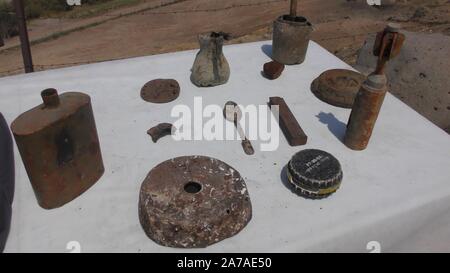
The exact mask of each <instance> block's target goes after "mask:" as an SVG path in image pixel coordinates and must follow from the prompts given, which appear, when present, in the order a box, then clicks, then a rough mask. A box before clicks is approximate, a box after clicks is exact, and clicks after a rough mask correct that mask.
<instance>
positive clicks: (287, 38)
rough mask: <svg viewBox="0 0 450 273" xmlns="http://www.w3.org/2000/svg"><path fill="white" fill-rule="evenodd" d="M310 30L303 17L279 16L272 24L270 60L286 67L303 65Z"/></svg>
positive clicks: (309, 25)
mask: <svg viewBox="0 0 450 273" xmlns="http://www.w3.org/2000/svg"><path fill="white" fill-rule="evenodd" d="M312 30H313V28H312V25H311V23H310V22H308V20H307V19H306V18H305V17H301V16H292V15H283V16H280V17H279V18H278V19H277V20H275V22H274V24H273V42H272V58H273V59H274V60H275V61H277V62H279V63H282V64H286V65H293V64H301V63H303V62H304V60H305V57H306V52H307V50H308V45H309V39H310V35H311V32H312Z"/></svg>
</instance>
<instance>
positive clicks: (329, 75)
mask: <svg viewBox="0 0 450 273" xmlns="http://www.w3.org/2000/svg"><path fill="white" fill-rule="evenodd" d="M365 79H366V77H365V76H364V75H363V74H361V73H358V72H355V71H352V70H347V69H331V70H327V71H325V72H323V73H322V74H321V75H320V76H319V77H318V78H317V79H315V80H314V81H313V83H312V84H311V91H312V92H313V94H314V95H315V96H316V97H317V98H318V99H320V100H321V101H323V102H326V103H329V104H331V105H334V106H337V107H343V108H352V106H353V102H354V100H355V97H356V94H357V93H358V91H359V88H360V87H361V84H362V83H363V81H364V80H365Z"/></svg>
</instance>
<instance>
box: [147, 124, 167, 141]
mask: <svg viewBox="0 0 450 273" xmlns="http://www.w3.org/2000/svg"><path fill="white" fill-rule="evenodd" d="M172 128H173V125H172V124H170V123H160V124H158V125H156V126H155V127H153V128H151V129H150V130H148V131H147V134H148V135H150V136H151V137H152V140H153V142H154V143H156V142H157V141H158V140H159V139H160V138H162V137H165V136H169V135H171V134H172Z"/></svg>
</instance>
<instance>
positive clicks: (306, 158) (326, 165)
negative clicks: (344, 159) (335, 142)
mask: <svg viewBox="0 0 450 273" xmlns="http://www.w3.org/2000/svg"><path fill="white" fill-rule="evenodd" d="M287 175H288V179H289V182H290V183H291V184H292V185H293V186H294V187H295V188H296V189H297V190H299V193H300V194H302V195H304V196H306V197H309V198H323V197H327V196H329V195H331V194H332V193H334V192H336V191H337V190H338V188H339V186H340V184H341V181H342V177H343V173H342V169H341V164H340V163H339V161H338V160H337V159H336V158H335V157H334V156H332V155H331V154H329V153H327V152H324V151H321V150H315V149H308V150H303V151H300V152H298V153H296V154H295V155H294V156H293V157H292V159H291V160H290V161H289V163H288V166H287Z"/></svg>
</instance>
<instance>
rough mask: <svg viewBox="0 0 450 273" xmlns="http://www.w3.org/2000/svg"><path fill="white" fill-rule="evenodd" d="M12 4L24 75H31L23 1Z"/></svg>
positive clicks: (15, 1) (31, 68)
mask: <svg viewBox="0 0 450 273" xmlns="http://www.w3.org/2000/svg"><path fill="white" fill-rule="evenodd" d="M13 3H14V8H15V10H16V17H17V24H18V26H19V36H20V45H21V47H22V57H23V64H24V66H25V73H31V72H34V69H33V59H32V57H31V50H30V41H29V39H28V30H27V23H26V19H25V12H24V6H23V0H14V1H13Z"/></svg>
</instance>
